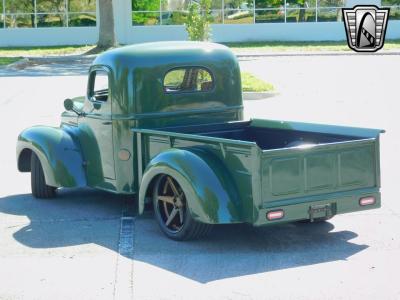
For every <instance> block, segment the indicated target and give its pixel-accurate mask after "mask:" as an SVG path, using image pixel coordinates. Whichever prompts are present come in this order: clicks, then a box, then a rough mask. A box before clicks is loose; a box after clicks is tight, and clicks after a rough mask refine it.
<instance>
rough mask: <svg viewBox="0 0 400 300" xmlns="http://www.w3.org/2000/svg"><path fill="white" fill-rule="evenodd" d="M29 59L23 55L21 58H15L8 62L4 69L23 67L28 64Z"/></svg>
mask: <svg viewBox="0 0 400 300" xmlns="http://www.w3.org/2000/svg"><path fill="white" fill-rule="evenodd" d="M29 63H30V61H29V58H27V57H24V58H21V59H20V60H17V61H16V62H13V63H12V64H9V65H7V66H5V68H6V69H23V68H25V67H26V66H27V65H29Z"/></svg>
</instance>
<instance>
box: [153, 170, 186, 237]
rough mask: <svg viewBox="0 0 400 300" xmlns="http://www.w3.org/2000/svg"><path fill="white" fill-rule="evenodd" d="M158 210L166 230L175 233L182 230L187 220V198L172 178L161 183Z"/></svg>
mask: <svg viewBox="0 0 400 300" xmlns="http://www.w3.org/2000/svg"><path fill="white" fill-rule="evenodd" d="M161 187H162V189H161ZM157 209H158V213H159V214H160V217H161V219H162V221H163V223H164V226H165V227H166V229H168V230H169V231H171V232H173V233H176V232H178V231H180V230H181V229H182V227H183V225H184V222H185V219H186V198H185V194H184V192H183V191H182V189H181V187H180V186H179V184H178V183H177V182H176V181H175V180H174V179H173V178H172V177H171V176H168V175H166V176H164V177H163V178H162V179H161V180H160V182H159V185H158V188H157Z"/></svg>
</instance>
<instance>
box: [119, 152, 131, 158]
mask: <svg viewBox="0 0 400 300" xmlns="http://www.w3.org/2000/svg"><path fill="white" fill-rule="evenodd" d="M118 158H119V159H120V160H128V159H129V158H131V153H130V152H129V151H128V150H126V149H121V150H119V152H118Z"/></svg>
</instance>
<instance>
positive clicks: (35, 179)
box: [31, 153, 56, 199]
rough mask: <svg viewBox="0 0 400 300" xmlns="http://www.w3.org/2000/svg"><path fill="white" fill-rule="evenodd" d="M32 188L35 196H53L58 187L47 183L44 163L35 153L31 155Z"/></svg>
mask: <svg viewBox="0 0 400 300" xmlns="http://www.w3.org/2000/svg"><path fill="white" fill-rule="evenodd" d="M31 189H32V195H33V196H34V197H35V198H43V199H45V198H53V197H55V195H56V188H55V187H52V186H48V185H47V184H46V181H45V178H44V173H43V168H42V164H41V163H40V160H39V158H38V157H37V155H36V154H35V153H32V157H31Z"/></svg>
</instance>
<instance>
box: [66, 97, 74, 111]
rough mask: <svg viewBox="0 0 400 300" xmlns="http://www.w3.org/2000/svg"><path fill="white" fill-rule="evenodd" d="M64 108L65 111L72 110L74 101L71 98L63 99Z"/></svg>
mask: <svg viewBox="0 0 400 300" xmlns="http://www.w3.org/2000/svg"><path fill="white" fill-rule="evenodd" d="M64 108H65V110H66V111H74V101H72V100H71V99H65V100H64Z"/></svg>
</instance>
